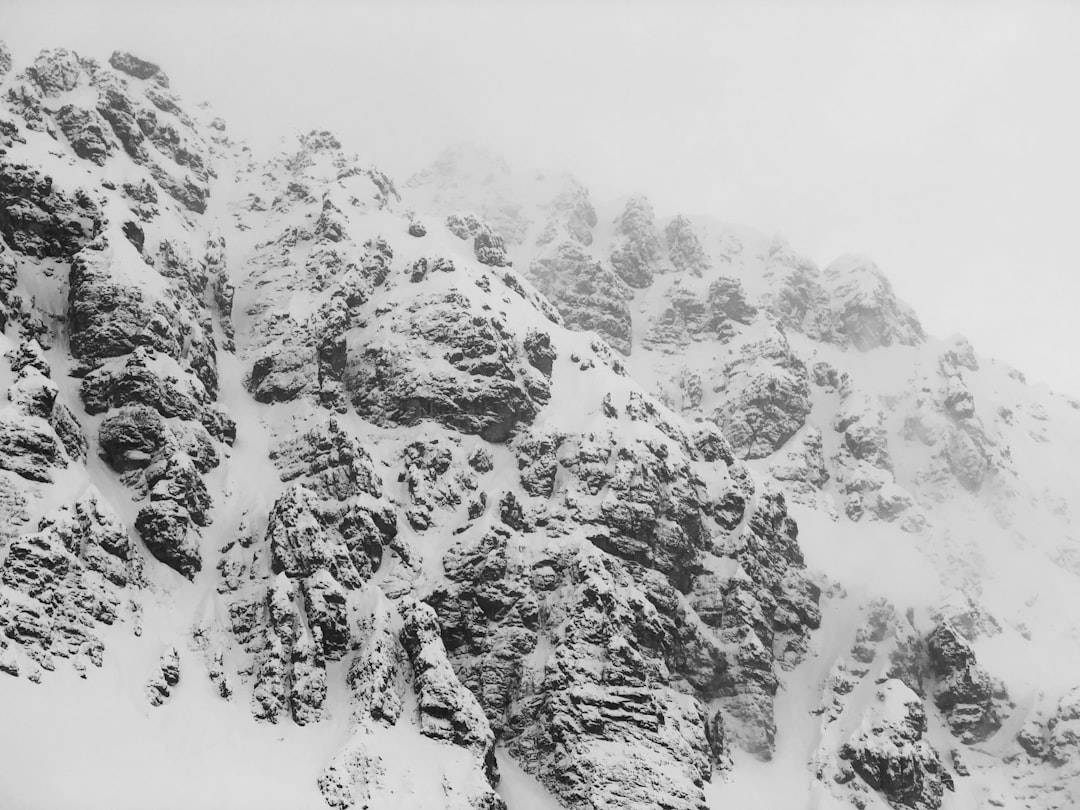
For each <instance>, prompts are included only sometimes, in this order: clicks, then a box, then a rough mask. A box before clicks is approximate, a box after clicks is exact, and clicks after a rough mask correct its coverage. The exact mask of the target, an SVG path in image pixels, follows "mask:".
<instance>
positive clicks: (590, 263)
mask: <svg viewBox="0 0 1080 810" xmlns="http://www.w3.org/2000/svg"><path fill="white" fill-rule="evenodd" d="M529 278H530V280H531V281H532V282H533V283H534V284H535V285H536V286H537V288H538V289H539V290H540V291H541V292H542V293H544V295H546V296H547V297H548V298H549V299H551V301H552V303H554V304H555V306H556V307H558V309H559V312H560V314H561V315H562V316H563V320H564V322H565V323H566V326H567V327H569V328H570V329H574V330H577V331H587V330H592V331H594V332H596V333H597V334H599V335H600V336H601V337H602V338H604V339H605V340H606V341H608V343H610V344H611V346H612V348H614V349H616V350H617V351H620V352H622V353H623V354H630V348H631V341H632V337H633V330H632V326H631V318H630V303H629V302H630V300H631V299H632V297H633V293H632V292H631V291H630V290H629V289H628V288H627V286H626V285H625V284H624V283H623V282H622V281H621V280H620V279H619V277H618V276H617V275H616V274H615V273H613V272H612V271H611V270H610V269H608V268H606V267H604V266H603V265H602V264H601V263H600V262H598V261H597V260H596V259H594V258H593V257H592V256H591V255H589V254H588V253H587V252H586V251H585V250H583V249H582V248H581V246H580V245H577V244H575V243H573V242H562V243H559V244H557V245H552V246H551V247H549V248H548V249H547V250H545V252H544V253H542V254H541V255H540V256H539V257H537V259H536V260H535V261H534V262H533V263H532V265H530V267H529Z"/></svg>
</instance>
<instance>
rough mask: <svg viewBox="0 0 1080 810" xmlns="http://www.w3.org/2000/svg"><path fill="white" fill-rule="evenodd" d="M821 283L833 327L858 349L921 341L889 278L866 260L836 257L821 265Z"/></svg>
mask: <svg viewBox="0 0 1080 810" xmlns="http://www.w3.org/2000/svg"><path fill="white" fill-rule="evenodd" d="M823 285H824V287H825V289H826V290H827V291H828V293H829V296H830V298H831V299H832V302H833V304H832V308H833V317H834V318H835V321H836V324H837V330H838V331H839V332H840V333H841V334H843V335H845V336H846V337H847V338H848V339H849V340H851V343H852V345H853V346H854V347H855V348H857V349H859V350H860V351H867V350H869V349H874V348H877V347H879V346H889V345H891V344H893V343H899V344H901V345H904V346H914V345H917V344H918V343H921V342H922V340H923V338H924V334H923V329H922V325H921V324H920V323H919V321H918V319H917V318H916V317H915V314H914V313H913V312H912V311H911V309H910V308H909V307H908V306H907V305H906V304H904V303H903V302H901V301H899V300H897V298H896V295H895V294H894V293H893V289H892V285H891V284H890V283H889V280H888V279H887V278H885V276H884V275H883V274H882V272H881V271H880V270H878V268H877V266H876V265H875V264H874V263H873V262H871V261H869V260H868V259H866V258H863V257H860V256H842V257H840V258H839V259H837V260H836V261H834V262H833V263H832V264H830V265H829V266H828V267H826V268H825V274H824V277H823Z"/></svg>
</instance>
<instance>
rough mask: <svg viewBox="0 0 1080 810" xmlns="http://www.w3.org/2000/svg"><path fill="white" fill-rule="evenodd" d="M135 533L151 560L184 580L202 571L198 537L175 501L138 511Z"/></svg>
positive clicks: (156, 503)
mask: <svg viewBox="0 0 1080 810" xmlns="http://www.w3.org/2000/svg"><path fill="white" fill-rule="evenodd" d="M135 530H136V531H137V532H138V533H139V537H141V538H142V541H143V543H144V544H145V545H146V548H147V549H149V551H150V553H151V554H153V555H154V557H155V558H157V559H158V560H160V561H161V562H163V563H165V564H166V565H167V566H169V567H170V568H172V569H173V570H175V571H177V572H179V573H180V574H182V575H183V576H185V577H187V578H188V579H191V580H194V579H195V574H197V573H198V572H199V571H200V570H202V555H201V554H200V553H199V543H198V535H196V533H195V530H194V528H193V526H192V523H191V517H190V516H189V514H188V511H187V510H186V509H185V508H184V507H183V506H181V505H180V504H178V503H176V502H175V501H152V502H151V503H150V504H148V505H147V506H144V507H143V508H142V509H140V510H139V514H138V515H137V516H136V518H135Z"/></svg>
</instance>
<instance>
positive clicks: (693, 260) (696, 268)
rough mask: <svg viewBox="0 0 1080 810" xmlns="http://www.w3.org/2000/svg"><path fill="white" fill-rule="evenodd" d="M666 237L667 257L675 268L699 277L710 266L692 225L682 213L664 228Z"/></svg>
mask: <svg viewBox="0 0 1080 810" xmlns="http://www.w3.org/2000/svg"><path fill="white" fill-rule="evenodd" d="M664 235H665V236H666V237H667V246H668V257H669V258H670V260H671V265H672V267H674V268H675V269H676V270H679V271H681V272H685V273H689V274H690V275H692V276H698V277H700V276H701V275H702V273H704V272H705V271H706V270H708V269H709V268H710V264H709V257H708V256H706V255H705V249H704V248H703V247H702V246H701V240H700V239H698V237H697V234H696V233H694V226H693V224H692V223H691V222H690V220H689V219H688V218H687V217H686V216H685V215H683V214H679V215H678V216H677V217H675V218H674V219H673V220H671V222H669V223H668V224H667V228H665V229H664Z"/></svg>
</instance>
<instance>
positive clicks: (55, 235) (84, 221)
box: [0, 161, 101, 260]
mask: <svg viewBox="0 0 1080 810" xmlns="http://www.w3.org/2000/svg"><path fill="white" fill-rule="evenodd" d="M100 230H101V212H100V210H99V209H98V206H97V204H96V203H95V202H94V201H93V200H92V199H90V197H89V196H87V195H86V194H85V192H82V191H80V192H78V193H77V194H76V195H74V197H69V196H68V195H66V194H64V193H62V192H61V191H60V190H59V189H57V188H55V187H54V185H53V181H52V178H50V177H46V176H43V175H42V174H41V173H40V172H38V171H37V170H35V169H33V168H31V167H29V166H25V165H20V164H16V163H11V162H8V161H4V162H3V164H0V236H3V237H4V241H6V242H7V244H8V245H9V246H10V247H11V249H12V250H14V251H16V252H18V253H22V254H24V255H27V256H36V257H39V258H44V257H49V258H57V259H65V260H68V259H70V258H71V257H72V256H74V255H75V254H76V253H78V252H79V251H80V250H82V248H83V247H84V246H85V245H87V244H89V243H90V241H91V240H93V239H94V238H95V237H96V236H97V235H98V233H99V231H100Z"/></svg>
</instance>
